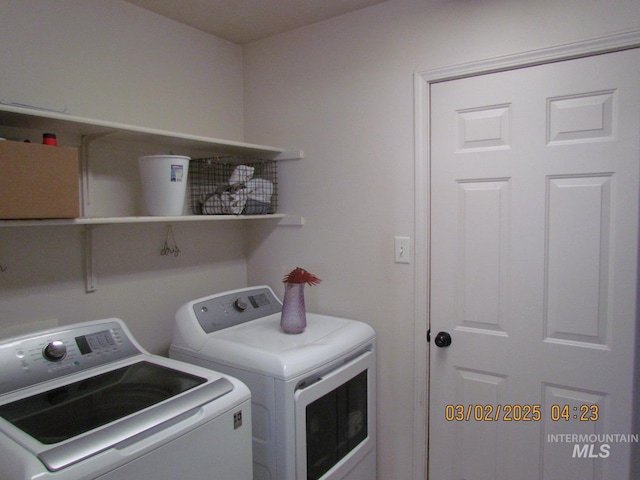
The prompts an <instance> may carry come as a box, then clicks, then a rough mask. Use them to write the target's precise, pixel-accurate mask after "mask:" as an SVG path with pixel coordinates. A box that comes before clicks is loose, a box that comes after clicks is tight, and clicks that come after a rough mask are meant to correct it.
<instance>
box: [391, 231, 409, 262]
mask: <svg viewBox="0 0 640 480" xmlns="http://www.w3.org/2000/svg"><path fill="white" fill-rule="evenodd" d="M394 243H395V262H396V263H411V239H410V238H409V237H395V242H394Z"/></svg>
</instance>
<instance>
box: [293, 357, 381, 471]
mask: <svg viewBox="0 0 640 480" xmlns="http://www.w3.org/2000/svg"><path fill="white" fill-rule="evenodd" d="M374 364H375V357H374V354H373V353H372V352H370V351H367V352H364V353H363V354H361V355H360V356H358V357H356V358H355V359H353V360H351V361H349V362H348V363H346V364H344V365H342V366H340V367H338V368H337V369H335V370H333V371H331V372H328V373H327V374H326V375H323V376H322V377H320V378H319V379H318V380H317V381H315V382H311V383H307V384H306V386H302V387H301V388H300V389H298V390H297V391H296V394H295V404H296V419H295V421H296V472H297V478H306V479H313V480H316V479H323V480H325V479H326V480H328V479H333V478H336V479H337V478H343V477H344V475H345V474H346V472H348V471H350V470H351V469H353V468H354V467H355V466H356V465H357V464H358V463H359V462H360V461H361V460H362V459H363V458H364V457H365V456H366V455H367V453H369V452H370V451H371V450H372V448H373V446H374V444H375V400H374V398H373V395H374V393H375V369H374Z"/></svg>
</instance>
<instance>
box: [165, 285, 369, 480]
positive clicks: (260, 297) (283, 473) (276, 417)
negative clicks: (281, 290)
mask: <svg viewBox="0 0 640 480" xmlns="http://www.w3.org/2000/svg"><path fill="white" fill-rule="evenodd" d="M281 310H282V304H281V303H280V301H279V300H278V299H277V298H276V296H275V294H274V293H273V291H272V290H271V289H270V288H269V287H267V286H258V287H249V288H245V289H240V290H234V291H230V292H224V293H219V294H216V295H211V296H208V297H204V298H200V299H197V300H193V301H191V302H188V303H186V304H185V305H183V306H182V307H180V309H179V310H178V312H177V313H176V324H175V329H174V334H173V341H172V345H171V349H170V356H171V357H172V358H175V359H179V360H183V361H186V362H190V363H194V364H197V365H201V366H205V367H208V368H211V369H214V370H216V371H220V372H224V373H227V374H228V375H232V376H234V377H236V378H238V379H240V380H241V381H242V382H243V383H245V384H246V385H247V386H249V388H250V390H251V395H252V419H253V429H252V430H253V455H254V459H253V460H254V468H253V471H254V479H259V480H295V479H322V480H338V479H339V480H347V479H348V480H371V479H375V478H376V400H375V391H376V374H375V372H376V368H375V331H374V330H373V329H372V328H371V327H370V326H369V325H367V324H365V323H363V322H359V321H356V320H348V319H344V318H337V317H331V316H327V315H319V314H314V313H307V328H306V330H305V331H304V332H303V333H301V334H298V335H288V334H285V333H284V332H282V331H281V329H280V312H281Z"/></svg>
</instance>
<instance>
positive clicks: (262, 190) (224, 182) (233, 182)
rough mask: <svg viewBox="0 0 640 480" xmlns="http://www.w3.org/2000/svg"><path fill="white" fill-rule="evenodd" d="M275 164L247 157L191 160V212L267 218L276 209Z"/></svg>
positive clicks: (270, 161) (276, 177) (189, 178)
mask: <svg viewBox="0 0 640 480" xmlns="http://www.w3.org/2000/svg"><path fill="white" fill-rule="evenodd" d="M276 163H277V162H275V161H274V160H263V159H256V158H246V157H235V156H225V157H211V158H198V159H192V160H191V162H190V163H189V175H188V181H189V191H190V203H191V209H192V211H193V213H194V214H195V215H268V214H273V213H276V211H277V208H278V173H277V168H276Z"/></svg>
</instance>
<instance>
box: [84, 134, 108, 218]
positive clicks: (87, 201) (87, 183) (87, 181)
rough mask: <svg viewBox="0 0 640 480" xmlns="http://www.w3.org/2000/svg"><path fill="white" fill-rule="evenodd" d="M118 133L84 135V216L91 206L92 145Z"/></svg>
mask: <svg viewBox="0 0 640 480" xmlns="http://www.w3.org/2000/svg"><path fill="white" fill-rule="evenodd" d="M115 133H116V132H104V133H94V134H89V135H83V136H82V139H81V142H80V186H81V187H82V188H81V189H80V194H81V196H82V198H81V199H80V200H81V202H82V203H81V204H82V216H83V217H84V216H86V215H87V209H88V207H89V206H90V205H91V183H92V179H91V168H90V166H89V150H90V147H91V144H92V143H93V142H95V141H97V140H100V139H102V138H105V137H109V136H111V135H113V134H115Z"/></svg>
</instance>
